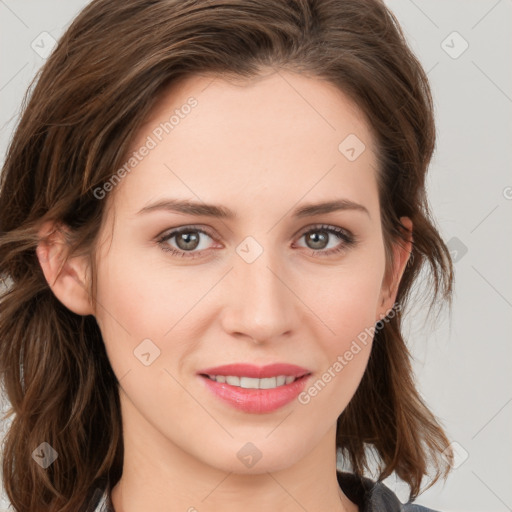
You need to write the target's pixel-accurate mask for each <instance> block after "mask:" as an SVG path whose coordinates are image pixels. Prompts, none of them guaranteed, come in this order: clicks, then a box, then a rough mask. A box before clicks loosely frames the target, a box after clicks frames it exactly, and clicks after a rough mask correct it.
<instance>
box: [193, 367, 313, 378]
mask: <svg viewBox="0 0 512 512" xmlns="http://www.w3.org/2000/svg"><path fill="white" fill-rule="evenodd" d="M197 373H198V374H203V375H234V376H237V377H253V378H256V379H264V378H266V377H277V376H278V375H291V376H293V377H302V376H303V375H306V374H307V373H310V371H309V370H307V369H306V368H301V367H300V366H296V365H294V364H286V363H275V364H269V365H266V366H254V365H252V364H244V363H237V364H225V365H223V366H215V367H212V368H205V369H204V370H200V371H198V372H197Z"/></svg>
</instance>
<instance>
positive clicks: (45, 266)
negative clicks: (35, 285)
mask: <svg viewBox="0 0 512 512" xmlns="http://www.w3.org/2000/svg"><path fill="white" fill-rule="evenodd" d="M65 230H66V228H63V227H62V226H56V225H55V224H54V223H52V222H46V223H45V224H44V225H43V226H42V227H41V229H40V230H39V243H38V245H37V249H36V254H37V258H38V260H39V264H40V265H41V269H42V271H43V274H44V276H45V278H46V281H47V282H48V285H49V286H50V288H51V290H52V292H53V293H54V295H55V296H56V297H57V299H59V301H60V302H61V303H62V304H64V306H66V307H67V308H68V309H69V310H71V311H73V312H74V313H76V314H77V315H84V316H85V315H92V314H93V308H92V304H91V300H90V293H89V289H90V286H89V285H90V283H89V280H88V278H87V276H88V272H87V270H88V262H87V259H86V257H85V256H76V257H72V258H69V259H68V260H67V261H65V258H66V256H67V250H68V244H67V241H66V237H65Z"/></svg>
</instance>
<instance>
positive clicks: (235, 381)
mask: <svg viewBox="0 0 512 512" xmlns="http://www.w3.org/2000/svg"><path fill="white" fill-rule="evenodd" d="M215 380H217V379H215ZM226 383H227V384H230V385H231V386H240V377H232V376H231V375H229V376H226Z"/></svg>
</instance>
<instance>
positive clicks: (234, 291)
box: [221, 250, 300, 343]
mask: <svg viewBox="0 0 512 512" xmlns="http://www.w3.org/2000/svg"><path fill="white" fill-rule="evenodd" d="M234 261H235V263H234V268H233V270H232V271H231V272H230V273H229V275H228V276H227V279H226V280H225V283H224V285H225V286H226V289H225V297H226V300H225V302H224V303H223V311H222V313H221V318H222V324H223V328H224V330H225V332H227V333H228V334H230V335H232V336H236V337H239V338H247V339H252V340H253V341H254V342H256V343H262V342H267V341H268V342H270V341H275V340H277V339H279V338H280V337H282V336H285V335H290V334H291V333H292V332H293V331H294V330H295V329H296V327H297V321H298V318H299V315H298V314H297V307H298V304H300V302H299V301H298V300H297V298H296V297H295V295H294V293H293V291H292V290H293V285H291V283H289V281H290V279H291V277H290V276H291V273H290V271H286V266H285V265H283V262H278V260H277V258H276V257H273V256H272V255H271V251H270V250H264V251H263V253H262V254H261V255H260V256H259V257H258V258H257V259H256V260H255V261H253V262H252V263H248V262H247V261H245V260H244V259H243V258H239V257H238V256H237V257H236V258H235V259H234Z"/></svg>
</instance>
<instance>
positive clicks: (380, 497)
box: [94, 471, 436, 512]
mask: <svg viewBox="0 0 512 512" xmlns="http://www.w3.org/2000/svg"><path fill="white" fill-rule="evenodd" d="M337 475H338V483H339V484H340V487H341V489H342V491H343V492H344V494H345V495H346V496H347V497H348V499H349V500H350V501H352V502H354V503H355V504H356V505H357V506H358V507H359V512H436V511H435V510H432V509H430V508H426V507H423V506H421V505H415V504H414V503H407V504H405V505H403V504H402V503H401V502H400V501H399V499H398V498H397V497H396V495H395V494H394V493H393V491H392V490H391V489H390V488H389V487H386V485H384V484H383V483H382V482H374V481H373V480H370V479H369V478H364V477H363V478H361V479H360V478H359V477H357V476H356V475H354V474H352V473H345V472H340V471H338V473H337ZM94 512H114V508H113V506H112V502H111V500H110V495H109V494H108V491H107V490H105V491H104V493H103V495H102V496H101V498H100V501H99V503H98V504H97V505H96V508H95V509H94Z"/></svg>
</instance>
